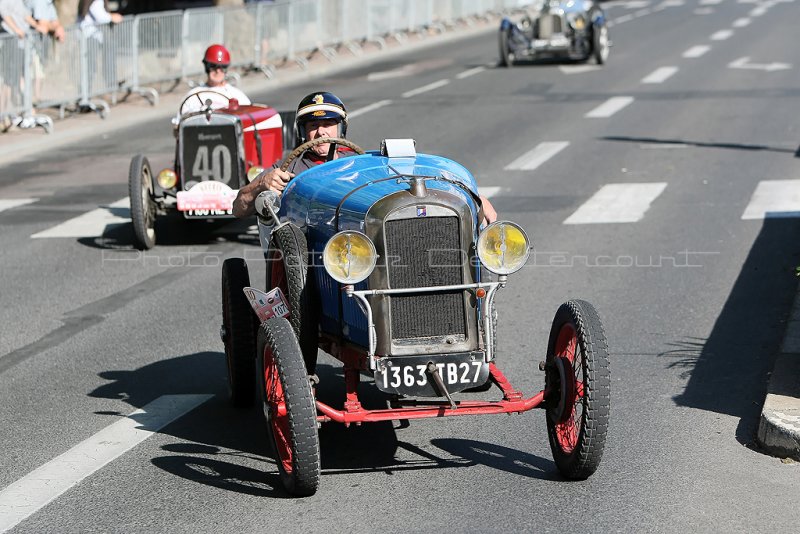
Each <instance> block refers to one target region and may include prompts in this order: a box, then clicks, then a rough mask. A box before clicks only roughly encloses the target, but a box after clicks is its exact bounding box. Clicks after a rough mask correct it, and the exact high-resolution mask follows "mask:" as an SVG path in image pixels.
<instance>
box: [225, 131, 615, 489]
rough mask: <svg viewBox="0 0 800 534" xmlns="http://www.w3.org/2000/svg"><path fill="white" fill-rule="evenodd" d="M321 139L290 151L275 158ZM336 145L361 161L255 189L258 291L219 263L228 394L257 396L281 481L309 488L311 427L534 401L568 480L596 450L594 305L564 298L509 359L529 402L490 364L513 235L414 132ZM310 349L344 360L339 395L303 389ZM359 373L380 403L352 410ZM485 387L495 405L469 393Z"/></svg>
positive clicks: (603, 391)
mask: <svg viewBox="0 0 800 534" xmlns="http://www.w3.org/2000/svg"><path fill="white" fill-rule="evenodd" d="M330 141H332V140H331V139H328V138H322V139H316V140H313V141H310V142H308V143H305V144H304V145H301V146H300V147H298V148H297V149H296V150H295V151H294V152H292V154H290V155H289V156H288V157H287V160H286V161H284V163H283V167H284V168H286V167H287V166H288V163H289V162H290V161H291V160H292V159H293V158H294V157H296V156H297V155H298V154H299V153H301V152H302V151H303V150H305V149H307V148H309V147H311V146H313V145H314V144H315V143H319V142H323V143H324V142H330ZM333 141H335V142H337V143H340V144H345V145H346V146H349V147H350V148H351V149H353V150H355V151H356V152H357V153H359V154H362V155H357V156H352V157H346V158H339V159H336V160H333V161H330V162H327V163H323V164H321V165H318V166H317V167H315V168H312V169H309V170H307V171H305V172H303V173H301V174H299V175H298V176H297V177H295V178H294V179H292V180H291V181H290V182H289V184H288V185H287V187H286V189H285V190H284V192H283V194H282V196H281V197H280V198H279V197H278V195H277V193H272V192H265V193H262V194H261V195H259V197H258V198H257V199H256V211H257V213H258V214H259V215H258V219H259V231H260V237H261V242H262V248H263V250H264V254H265V258H266V260H267V265H266V273H267V276H266V278H267V280H266V291H267V292H268V293H267V292H264V291H261V290H257V289H255V288H253V287H251V286H250V283H251V282H250V277H249V271H248V267H247V263H246V262H245V260H244V259H241V258H229V259H227V260H226V261H225V262H224V264H223V267H222V317H223V321H222V323H223V324H222V327H221V331H220V335H221V337H222V340H223V342H224V345H225V355H226V361H227V367H228V378H229V386H230V392H231V399H232V401H233V403H234V405H236V406H240V407H245V406H249V405H251V404H252V403H253V401H254V392H255V391H256V390H257V391H259V392H260V394H259V401H258V402H259V403H260V405H261V408H262V411H263V415H264V420H265V423H266V427H267V431H268V434H269V436H270V441H271V444H272V445H273V447H274V452H275V459H276V461H277V464H278V468H279V471H280V475H281V480H282V482H283V484H284V486H285V488H286V490H287V491H288V492H289V493H291V494H294V495H310V494H312V493H314V492H315V491H316V489H317V486H318V484H319V478H320V450H319V439H318V435H317V428H318V424H321V423H325V422H331V421H332V422H338V423H343V424H345V425H350V424H361V423H365V422H376V421H388V420H400V421H409V420H411V419H420V418H439V417H449V416H458V415H482V414H498V413H521V412H525V411H528V410H531V409H533V408H537V407H539V408H544V409H545V411H546V417H545V420H546V424H547V428H548V434H549V438H550V445H551V448H552V452H553V456H554V458H555V462H556V466H557V468H558V470H559V471H560V472H561V473H562V474H563V476H565V477H566V478H570V479H583V478H586V477H588V476H590V475H591V474H592V473H593V472H594V471H595V469H596V468H597V466H598V464H599V462H600V458H601V456H602V452H603V447H604V443H605V437H606V430H607V426H608V416H609V391H610V376H609V367H608V359H609V356H608V347H607V343H606V339H605V334H604V333H603V327H602V325H601V322H600V319H599V317H598V315H597V313H596V311H595V310H594V308H593V307H592V306H591V305H590V304H589V303H587V302H584V301H581V300H570V301H567V302H566V303H564V304H563V305H562V306H561V307H560V308H559V309H558V311H557V312H556V315H555V319H554V320H553V323H552V329H551V334H550V339H549V344H548V346H547V348H546V350H543V351H542V353H541V355H540V356H538V357H537V356H535V355H533V354H507V355H506V357H511V358H525V359H527V360H529V361H530V364H531V367H532V368H535V367H536V365H537V363H538V365H539V369H540V370H542V371H544V388H543V389H542V390H541V391H539V392H538V393H536V394H535V395H533V396H531V397H526V396H525V395H523V393H522V392H521V391H519V390H516V389H515V388H514V387H513V386H512V385H511V383H510V382H509V380H508V379H507V378H506V377H505V376H504V375H503V373H502V372H501V371H500V369H499V367H498V365H497V361H498V359H499V358H498V357H499V355H498V354H497V351H496V350H495V349H496V346H497V345H496V343H495V339H496V326H497V320H498V319H497V315H496V314H495V313H494V310H495V306H494V302H493V300H494V297H495V294H496V292H497V291H498V290H499V289H502V288H504V287H506V285H507V284H510V283H511V278H512V277H513V275H514V274H515V273H518V272H519V271H520V270H521V269H522V268H523V267H524V265H525V263H526V261H527V258H528V254H529V252H530V249H531V245H530V242H529V241H528V238H527V236H526V234H525V232H524V231H523V229H522V228H521V227H520V226H518V225H517V224H515V223H512V222H509V221H495V222H494V223H492V224H489V225H488V226H485V225H484V224H483V215H482V211H481V199H480V197H479V196H478V194H477V185H476V183H475V180H474V178H473V177H472V175H471V174H470V173H469V171H468V170H467V169H466V168H464V167H463V166H461V165H459V164H458V163H456V162H454V161H452V160H449V159H446V158H442V157H438V156H433V155H426V154H421V153H419V154H418V153H417V152H416V148H415V144H414V142H413V141H412V140H386V141H384V143H383V144H382V147H381V150H380V151H375V152H369V153H366V154H364V153H363V150H361V149H360V148H359V147H357V146H355V145H353V144H352V143H350V142H349V141H347V140H344V139H335V140H333ZM486 271H489V272H491V273H493V276H492V279H489V278H488V277H486V276H483V274H482V273H484V272H486ZM529 272H530V271H529ZM529 272H528V273H525V271H523V273H525V274H529ZM284 299H285V302H284V301H283V300H284ZM265 310H269V311H270V312H271V313H272V314H273V315H274V316H272V317H269V316H268V315H265V313H264V312H265ZM275 310H279V311H275ZM254 311H256V313H254ZM257 314H258V315H259V317H258V318H257ZM287 315H288V317H287ZM532 319H533V320H536V318H532ZM520 335H525V333H522V332H521V333H520ZM319 349H322V350H324V351H325V352H327V353H329V354H331V355H332V356H333V357H335V358H336V359H338V360H340V361H341V362H342V363H343V367H344V369H343V371H344V372H343V374H344V384H342V385H343V391H342V395H341V398H340V401H341V403H339V402H336V403H326V402H323V401H321V400H320V399H318V398H316V387H315V384H316V383H317V378H316V376H315V368H316V361H317V355H318V350H319ZM540 360H541V361H540ZM362 373H367V374H368V375H369V376H371V377H372V379H373V380H374V387H376V388H377V389H378V390H380V391H381V392H383V394H384V395H385V398H386V402H387V403H388V407H387V406H386V405H385V404H384V405H381V406H379V407H374V406H370V407H368V406H366V405H365V404H362V401H361V399H360V397H359V392H358V389H359V387H358V386H359V381H360V377H361V375H362ZM256 385H257V387H256ZM362 387H365V386H362ZM490 388H498V390H499V392H500V393H501V394H502V399H500V400H485V399H484V398H482V397H483V395H481V392H485V391H487V390H488V389H490ZM332 404H334V405H332ZM375 446H376V447H379V446H380V444H377V443H376V444H375Z"/></svg>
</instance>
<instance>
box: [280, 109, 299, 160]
mask: <svg viewBox="0 0 800 534" xmlns="http://www.w3.org/2000/svg"><path fill="white" fill-rule="evenodd" d="M279 115H280V116H281V121H282V122H283V153H284V154H286V153H287V152H290V151H292V150H294V149H295V144H296V142H297V130H296V125H295V119H296V118H297V112H295V111H281V112H279Z"/></svg>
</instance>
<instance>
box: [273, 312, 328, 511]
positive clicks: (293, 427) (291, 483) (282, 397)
mask: <svg viewBox="0 0 800 534" xmlns="http://www.w3.org/2000/svg"><path fill="white" fill-rule="evenodd" d="M258 354H259V355H260V358H259V359H260V360H261V366H260V368H261V372H260V373H259V378H260V379H259V382H260V388H259V389H260V390H261V404H262V409H263V414H264V422H265V423H266V426H267V434H268V436H269V440H270V443H271V445H272V447H273V451H274V458H275V461H276V463H277V464H278V471H279V473H280V477H281V482H282V484H283V487H284V488H285V489H286V491H287V492H288V493H290V494H291V495H295V496H299V497H303V496H308V495H313V494H314V493H316V491H317V488H318V487H319V477H320V454H319V436H318V435H317V412H316V407H315V405H314V396H313V394H312V392H311V384H310V382H309V381H308V374H307V373H306V368H305V364H304V363H303V355H302V353H301V352H300V345H298V343H297V338H296V337H295V335H294V331H293V330H292V326H291V324H289V321H287V320H286V319H284V318H282V317H276V318H272V319H269V320H267V321H265V322H264V323H262V324H261V327H260V328H259V332H258Z"/></svg>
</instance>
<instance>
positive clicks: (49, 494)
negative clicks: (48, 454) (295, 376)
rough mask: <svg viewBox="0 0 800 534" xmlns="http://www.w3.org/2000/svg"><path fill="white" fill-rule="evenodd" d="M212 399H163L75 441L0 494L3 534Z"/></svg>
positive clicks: (185, 397) (198, 397) (182, 396)
mask: <svg viewBox="0 0 800 534" xmlns="http://www.w3.org/2000/svg"><path fill="white" fill-rule="evenodd" d="M212 396H213V395H165V396H163V397H159V398H157V399H156V400H154V401H153V402H151V403H149V404H147V405H145V406H143V407H142V408H141V409H139V410H136V411H135V412H133V413H132V414H130V415H129V416H128V417H126V418H124V419H121V420H119V421H117V422H115V423H113V424H111V425H109V426H107V427H105V428H104V429H103V430H101V431H100V432H98V433H97V434H95V435H94V436H92V437H90V438H88V439H86V440H84V441H82V442H81V443H78V444H77V445H75V446H74V447H72V448H71V449H70V450H68V451H67V452H65V453H63V454H62V455H60V456H58V457H56V458H55V459H53V460H51V461H50V462H48V463H46V464H44V465H43V466H41V467H39V468H38V469H36V470H34V471H32V472H31V473H29V474H28V475H26V476H24V477H22V478H21V479H19V480H17V481H16V482H14V483H12V484H11V485H9V486H7V487H6V488H5V489H3V490H2V491H0V532H6V531H7V530H11V529H12V528H14V527H15V526H16V525H18V524H19V523H20V522H21V521H23V520H24V519H25V518H27V517H30V516H31V515H33V514H35V513H36V512H37V511H38V510H40V509H41V508H43V507H44V506H46V505H47V504H48V503H50V502H52V501H53V500H55V499H56V498H58V497H59V496H60V495H62V494H63V493H65V492H66V491H67V490H69V489H70V488H72V487H73V486H75V485H76V484H78V483H79V482H80V481H81V480H83V479H84V478H86V477H88V476H89V475H91V474H93V473H94V472H95V471H97V470H98V469H100V468H102V467H103V466H105V465H107V464H109V463H111V462H112V461H114V460H116V459H117V458H119V457H120V456H122V455H123V454H124V453H126V452H128V451H129V450H131V449H133V448H134V447H135V446H136V445H138V444H139V443H141V442H142V441H144V440H146V439H147V438H149V437H150V436H152V435H153V434H154V433H156V432H158V431H159V430H161V429H162V428H164V427H165V426H166V425H168V424H169V423H171V422H172V421H174V420H176V419H178V418H179V417H181V416H183V415H185V414H186V413H188V412H190V411H192V410H193V409H195V408H196V407H198V406H199V405H200V404H202V403H204V402H206V401H207V400H208V399H210V398H211V397H212Z"/></svg>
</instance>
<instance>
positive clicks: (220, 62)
mask: <svg viewBox="0 0 800 534" xmlns="http://www.w3.org/2000/svg"><path fill="white" fill-rule="evenodd" d="M230 64H231V54H230V52H228V49H227V48H225V47H224V46H222V45H220V44H215V45H211V46H209V47H208V48H207V49H206V53H205V55H204V56H203V65H204V66H205V68H206V74H207V75H208V78H207V79H206V83H204V84H203V85H198V86H197V87H195V88H193V89H191V90H190V91H189V92H188V93H186V98H184V102H183V105H182V106H181V109H179V110H178V115H177V116H176V117H175V118H174V119H172V123H173V124H174V125H175V126H177V125H178V123H179V122H180V118H181V115H185V114H187V113H192V112H194V111H200V110H201V109H203V107H204V106H205V102H206V101H207V100H211V108H212V109H219V108H225V107H228V102H229V100H230V99H234V98H235V99H236V100H238V101H239V105H242V106H243V105H249V104H250V99H249V98H247V95H245V94H244V92H242V90H241V89H238V88H236V87H234V86H232V85H230V84H229V83H228V82H227V81H226V80H225V72H226V71H227V70H228V66H229V65H230ZM198 93H199V94H198ZM194 94H197V95H198V96H197V97H196V98H189V97H191V96H192V95H194ZM221 95H224V96H221Z"/></svg>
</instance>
